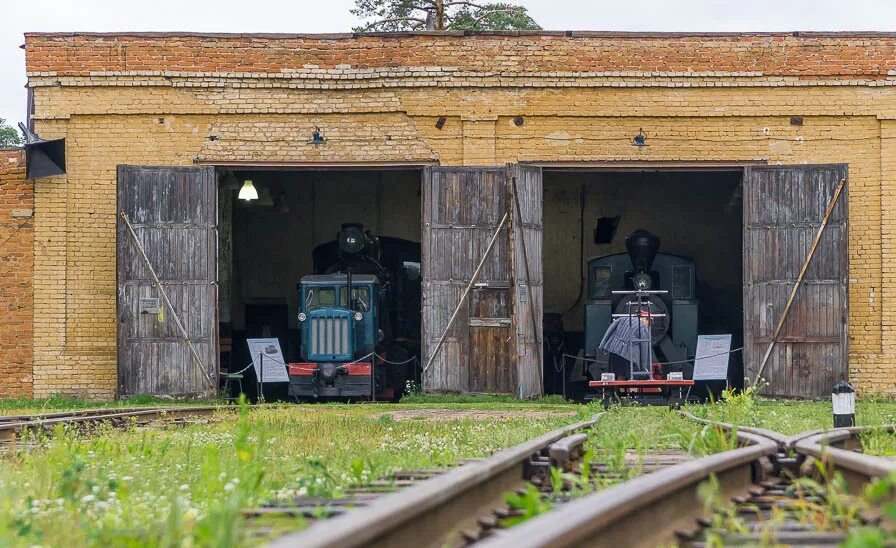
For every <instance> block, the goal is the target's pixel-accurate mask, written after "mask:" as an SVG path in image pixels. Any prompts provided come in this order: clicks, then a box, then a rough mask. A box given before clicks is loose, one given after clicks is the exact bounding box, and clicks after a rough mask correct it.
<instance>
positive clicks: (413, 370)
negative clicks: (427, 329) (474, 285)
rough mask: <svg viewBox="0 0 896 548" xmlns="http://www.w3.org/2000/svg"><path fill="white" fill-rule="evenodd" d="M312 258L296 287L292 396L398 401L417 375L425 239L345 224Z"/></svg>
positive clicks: (290, 391) (318, 248)
mask: <svg viewBox="0 0 896 548" xmlns="http://www.w3.org/2000/svg"><path fill="white" fill-rule="evenodd" d="M312 258H313V262H314V274H312V275H309V276H305V277H303V278H302V279H301V281H300V282H299V283H298V285H297V289H298V291H299V309H298V320H299V330H300V333H301V344H300V346H301V350H300V355H301V357H302V360H303V361H301V362H297V363H290V364H289V366H288V367H287V372H288V374H289V394H290V395H291V396H293V397H294V398H295V399H296V400H297V401H302V400H318V399H340V400H366V399H392V400H397V399H398V398H400V397H401V394H402V392H403V390H404V387H405V385H406V382H407V381H408V380H416V379H417V378H418V377H419V371H418V365H417V363H418V362H417V360H414V359H413V358H414V357H416V356H418V355H419V351H420V341H419V333H420V321H421V318H420V310H421V307H420V299H421V285H420V244H419V243H417V242H412V241H409V240H404V239H400V238H389V237H377V236H374V235H373V234H371V233H370V232H369V231H367V230H365V229H364V226H363V225H362V224H358V223H348V224H343V225H342V228H341V229H340V231H339V233H338V234H337V235H336V239H335V240H333V241H330V242H327V243H324V244H321V245H319V246H317V247H316V248H315V249H314V251H313V253H312Z"/></svg>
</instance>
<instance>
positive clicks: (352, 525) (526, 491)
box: [243, 415, 691, 548]
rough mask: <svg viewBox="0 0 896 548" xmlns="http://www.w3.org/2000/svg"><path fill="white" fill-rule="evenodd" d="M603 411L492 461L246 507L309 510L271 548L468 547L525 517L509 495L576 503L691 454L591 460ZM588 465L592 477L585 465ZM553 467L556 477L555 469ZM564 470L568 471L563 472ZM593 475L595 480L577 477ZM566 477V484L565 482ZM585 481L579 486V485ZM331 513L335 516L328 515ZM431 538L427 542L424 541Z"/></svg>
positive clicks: (255, 513) (250, 513)
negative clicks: (591, 440) (590, 446)
mask: <svg viewBox="0 0 896 548" xmlns="http://www.w3.org/2000/svg"><path fill="white" fill-rule="evenodd" d="M599 418H600V416H599V415H598V416H596V417H595V418H594V419H592V420H590V421H586V422H582V423H578V424H575V425H572V426H569V427H566V428H561V429H558V430H555V431H553V432H550V433H548V434H545V435H544V436H541V437H539V438H537V439H535V440H531V441H528V442H525V443H522V444H520V445H517V446H515V447H512V448H510V449H506V450H504V451H500V452H498V453H496V454H495V455H492V456H491V457H487V458H485V459H476V460H473V461H471V462H466V463H464V464H463V465H462V466H458V467H455V468H451V469H447V470H425V471H411V472H402V473H398V474H397V475H395V476H393V477H388V478H381V479H380V480H378V481H376V482H374V484H372V485H369V486H362V487H359V488H358V489H356V490H351V491H350V493H348V496H347V497H345V498H343V499H335V500H332V499H315V498H308V497H301V498H298V499H296V500H295V501H292V502H291V504H288V505H275V506H267V507H262V508H258V509H250V510H246V511H244V512H243V514H244V516H247V517H249V518H250V519H251V518H254V517H261V516H266V515H278V514H280V513H284V514H287V515H290V514H291V515H295V514H301V515H302V516H304V517H305V518H306V519H308V520H309V521H310V522H311V526H310V527H309V528H308V529H306V530H305V531H302V532H299V533H294V534H290V535H287V536H285V537H282V538H280V539H277V540H275V541H274V542H273V543H272V544H271V546H273V547H277V548H280V547H285V546H303V547H304V546H312V547H313V546H340V547H343V546H427V545H429V546H468V545H473V544H476V543H478V542H480V541H482V540H483V539H485V538H488V537H489V536H490V535H491V534H492V533H493V532H494V531H496V530H499V529H501V528H502V527H504V526H505V525H506V524H507V523H508V522H512V521H514V520H515V519H517V518H519V517H520V516H522V515H523V514H524V511H523V510H521V509H520V508H519V507H514V506H512V505H509V504H508V503H507V502H506V500H505V495H507V494H514V495H515V496H516V497H518V498H520V499H521V500H529V501H530V502H533V500H532V498H533V496H534V497H537V498H538V499H540V500H544V499H546V498H548V497H550V498H551V499H552V500H553V501H554V503H557V504H562V503H564V502H565V501H568V500H572V498H573V497H574V496H575V491H576V489H582V488H584V489H589V490H590V489H593V488H599V487H603V486H606V485H609V484H614V483H619V482H622V481H625V480H626V479H627V477H628V476H627V472H629V471H632V470H638V471H639V473H645V474H646V473H652V472H655V471H657V470H662V469H665V468H669V467H673V466H676V465H678V464H680V463H682V462H685V461H687V460H691V457H690V456H689V455H688V454H687V453H686V452H684V451H674V450H661V451H650V452H647V453H643V454H639V453H637V452H635V451H629V452H627V453H626V454H625V456H624V458H623V459H622V462H614V463H607V462H587V461H586V460H585V452H586V442H587V440H588V438H587V435H586V434H584V433H581V432H580V431H582V430H586V429H588V428H590V427H592V426H594V425H595V424H596V423H597V421H598V420H599ZM585 466H587V467H588V474H587V476H583V475H582V474H583V469H584V468H585ZM552 469H553V470H554V474H552ZM558 471H562V472H563V475H562V476H561V475H558ZM582 477H587V478H589V480H587V483H588V485H581V484H578V483H579V482H578V481H577V480H576V478H582ZM558 479H559V481H558ZM577 484H578V485H577ZM322 514H323V515H328V516H329V517H333V519H328V520H325V519H323V516H322ZM421 539H425V540H421Z"/></svg>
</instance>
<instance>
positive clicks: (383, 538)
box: [268, 417, 896, 548]
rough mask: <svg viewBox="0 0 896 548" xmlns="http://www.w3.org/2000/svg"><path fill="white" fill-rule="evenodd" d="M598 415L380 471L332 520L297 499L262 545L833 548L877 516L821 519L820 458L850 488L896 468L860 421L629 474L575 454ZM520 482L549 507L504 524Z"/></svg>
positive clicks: (653, 462)
mask: <svg viewBox="0 0 896 548" xmlns="http://www.w3.org/2000/svg"><path fill="white" fill-rule="evenodd" d="M690 418H692V419H694V420H699V421H701V422H704V423H707V424H711V425H714V426H715V427H719V428H722V429H726V430H731V429H733V428H735V427H734V426H733V425H727V424H724V423H713V422H712V421H706V420H703V419H698V418H697V417H690ZM596 420H597V419H595V420H592V421H588V422H586V423H579V424H576V425H573V426H571V427H568V428H565V429H561V430H557V431H554V432H551V433H549V434H547V435H545V436H542V437H540V438H538V439H537V440H532V441H530V442H526V443H524V444H521V445H519V446H516V447H514V448H511V449H508V450H505V451H501V452H499V453H497V454H495V455H493V456H492V457H489V458H486V459H482V460H480V461H476V462H471V463H468V464H465V465H463V466H459V467H457V468H454V469H449V470H447V471H422V472H425V473H423V474H417V475H414V473H413V472H411V473H407V475H398V476H396V477H394V478H391V479H390V478H385V479H382V480H381V481H380V482H376V485H374V486H371V487H373V488H374V490H376V489H384V491H383V492H370V491H365V490H363V489H361V490H359V491H357V492H356V493H355V494H353V495H352V496H355V495H358V496H360V498H349V499H348V500H346V501H344V502H341V503H337V504H338V505H339V506H338V507H336V508H335V511H334V512H333V514H334V515H335V516H336V517H335V518H334V519H330V520H323V519H319V518H320V515H319V512H320V507H321V506H315V505H323V506H326V505H328V504H330V501H321V500H317V501H315V500H305V501H301V500H299V501H296V506H297V507H298V508H299V510H297V511H298V512H301V513H302V514H303V515H305V516H306V517H311V519H312V524H311V526H310V527H309V528H308V529H306V530H304V531H302V532H299V533H293V534H289V535H286V536H284V537H281V538H280V539H277V540H275V541H273V542H272V543H271V544H270V546H271V547H273V548H285V547H291V546H303V547H304V546H309V547H336V546H339V547H351V546H469V545H476V546H488V547H499V546H500V547H508V548H509V547H518V546H580V545H589V546H658V545H678V546H691V547H703V546H718V545H725V546H728V545H756V544H761V543H769V542H771V543H774V544H775V545H802V546H805V545H812V546H833V545H838V544H840V543H842V542H843V541H844V539H845V534H844V532H843V529H844V527H846V526H851V525H862V524H874V523H875V520H876V519H879V517H876V516H875V515H873V514H872V515H868V516H864V515H858V516H852V517H851V519H852V521H851V522H850V523H839V524H835V525H837V527H833V528H831V527H820V526H819V520H818V519H816V518H818V516H819V515H821V514H824V513H825V511H826V508H827V507H828V506H829V504H830V501H828V500H826V494H825V490H824V488H823V484H824V480H825V479H826V478H820V477H818V471H819V470H820V469H821V467H818V466H816V465H815V464H816V461H817V460H819V459H824V462H825V463H826V466H828V467H830V468H832V469H833V470H836V471H837V472H838V473H840V474H842V475H843V477H844V478H845V479H846V480H847V482H848V483H849V485H850V486H851V487H852V488H853V489H858V488H860V487H861V486H862V485H864V484H866V483H868V482H869V481H871V480H872V479H874V478H877V477H882V476H886V475H888V474H890V473H891V472H894V471H896V463H894V462H892V461H890V460H888V459H883V458H878V457H872V456H869V455H863V454H861V453H857V452H856V446H857V444H856V436H857V435H858V434H859V433H860V432H861V431H862V429H838V430H834V431H829V432H820V431H813V432H806V433H803V434H799V435H796V436H785V435H783V434H779V433H777V432H771V431H768V430H761V429H756V428H749V427H738V428H737V437H738V439H739V441H740V444H741V446H740V447H738V448H736V449H734V450H731V451H726V452H723V453H717V454H714V455H709V456H706V457H702V458H699V459H692V458H690V457H688V456H687V455H686V454H683V453H682V452H675V451H667V452H661V451H659V452H652V453H647V454H645V455H640V456H638V455H628V458H627V463H626V465H627V467H629V466H638V467H639V472H640V474H641V475H639V476H638V477H635V478H633V479H629V478H627V477H626V476H625V475H624V474H620V471H619V468H618V466H617V467H611V466H607V464H606V463H600V462H596V463H586V462H583V460H582V457H583V451H584V448H585V442H586V440H587V437H586V436H585V435H584V434H581V433H578V431H580V430H583V429H586V428H589V427H590V426H593V425H594V423H595V421H596ZM586 464H587V465H588V466H589V471H590V477H591V478H592V479H591V481H592V484H597V487H599V488H600V490H598V491H597V492H595V493H593V494H583V493H581V492H580V493H576V492H575V487H574V486H573V488H572V489H569V487H570V486H569V485H568V482H566V484H565V485H564V486H563V487H562V489H561V490H560V491H559V492H558V491H557V486H556V484H552V483H551V482H552V474H551V469H552V468H553V469H555V473H554V475H553V480H554V481H555V480H556V478H557V477H558V476H557V475H556V470H565V471H567V472H569V471H572V472H575V473H576V474H578V475H581V473H582V470H583V468H584V466H585V465H586ZM807 478H809V479H810V480H811V481H809V480H807ZM626 480H627V481H626ZM527 485H531V486H534V487H535V489H537V490H538V492H540V493H541V499H544V498H545V496H546V495H545V493H549V492H551V491H552V490H554V492H553V494H552V499H553V500H554V501H555V505H554V508H553V509H552V510H550V511H547V512H545V513H542V514H540V515H537V516H535V517H532V518H531V519H528V520H525V521H523V522H522V523H520V524H518V525H515V526H513V527H506V524H508V523H510V522H513V521H514V519H515V518H518V517H521V516H523V514H524V513H525V512H524V511H523V510H521V509H520V508H518V507H511V506H508V505H507V504H506V503H505V502H504V495H506V494H507V493H515V494H516V496H517V497H520V498H525V497H527V496H528V495H531V494H532V493H531V491H532V489H531V488H529V487H527ZM701 485H702V487H701ZM707 486H710V487H708V488H707ZM707 489H709V492H710V494H709V496H710V499H711V501H710V502H711V507H712V510H711V511H708V508H709V507H708V506H707V505H706V504H707V503H706V501H705V500H704V499H705V497H706V496H707ZM558 495H559V496H558ZM529 502H530V503H532V504H534V503H535V500H531V499H530V501H529ZM268 511H270V512H277V511H279V510H277V509H273V510H268ZM828 517H829V516H828ZM822 521H823V520H822ZM821 525H824V524H823V523H822V524H821Z"/></svg>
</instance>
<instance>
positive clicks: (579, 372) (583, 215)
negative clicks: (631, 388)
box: [544, 170, 743, 396]
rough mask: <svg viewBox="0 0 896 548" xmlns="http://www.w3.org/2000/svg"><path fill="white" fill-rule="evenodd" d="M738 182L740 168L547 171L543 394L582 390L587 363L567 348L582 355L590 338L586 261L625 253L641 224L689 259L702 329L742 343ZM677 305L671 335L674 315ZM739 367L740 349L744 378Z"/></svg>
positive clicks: (734, 373)
mask: <svg viewBox="0 0 896 548" xmlns="http://www.w3.org/2000/svg"><path fill="white" fill-rule="evenodd" d="M741 181H742V171H741V170H732V171H702V170H701V171H579V170H575V171H574V170H554V171H548V170H545V172H544V303H545V304H544V326H545V328H544V329H545V333H544V337H545V354H544V362H545V363H544V376H545V392H546V393H562V392H563V391H566V393H567V395H572V396H576V395H577V392H580V391H583V390H584V386H585V382H584V381H586V380H588V379H587V376H586V375H587V373H588V371H587V369H588V366H589V362H588V361H585V360H576V359H573V358H570V357H569V356H579V355H580V354H582V353H583V349H584V346H585V324H586V305H587V303H588V302H589V291H588V289H589V288H588V287H587V285H588V276H587V271H586V264H587V262H588V261H589V259H593V258H596V257H603V256H607V255H611V254H616V253H625V252H626V247H625V239H626V237H627V236H628V235H629V234H631V233H632V232H633V231H635V230H637V229H643V230H646V231H648V232H650V233H652V234H654V235H656V236H657V237H659V238H660V240H661V244H660V248H659V253H661V254H662V253H666V254H672V255H678V256H683V257H686V258H690V259H693V264H694V270H695V275H694V279H695V283H694V289H695V293H696V303H697V304H696V308H697V314H696V324H697V333H698V334H700V335H708V334H724V333H730V334H732V342H731V346H732V348H739V347H741V346H742V344H743V288H742V280H743V272H742V268H743V267H742V262H743V251H742V248H743V243H742V242H743V241H742V238H743V236H742V231H743V212H742V209H743V205H742V186H741V184H742V183H741ZM626 264H630V263H629V262H628V261H626ZM610 289H614V290H615V289H624V288H622V287H619V288H616V287H613V288H610ZM661 289H666V288H661ZM671 312H672V311H671V310H670V316H671V318H670V321H671V324H672V326H671V327H670V328H669V329H670V333H671V330H672V329H673V328H674V326H675V321H676V320H675V315H674V314H672V313H671ZM679 321H680V322H681V321H682V320H679ZM592 329H593V327H592ZM564 354H566V355H567V358H565V366H566V369H567V375H566V378H567V381H566V383H564V382H563V375H562V370H563V364H564V357H563V355H564ZM689 357H692V356H689ZM659 358H660V359H662V356H659ZM742 369H743V365H742V355H741V354H740V353H738V352H735V353H733V354H732V357H731V361H730V363H729V375H728V378H729V382H731V383H732V384H733V385H738V384H739V383H740V380H741V379H742V378H743V375H742Z"/></svg>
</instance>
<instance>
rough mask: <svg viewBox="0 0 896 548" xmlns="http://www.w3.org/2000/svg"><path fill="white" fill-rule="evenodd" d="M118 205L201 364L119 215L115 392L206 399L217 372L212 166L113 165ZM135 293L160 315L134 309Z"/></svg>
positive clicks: (216, 297)
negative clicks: (157, 307) (158, 309)
mask: <svg viewBox="0 0 896 548" xmlns="http://www.w3.org/2000/svg"><path fill="white" fill-rule="evenodd" d="M118 210H119V211H120V212H124V213H125V214H126V215H127V216H128V218H129V220H130V222H131V225H132V226H133V228H134V232H135V233H136V234H137V238H138V239H139V240H140V242H141V244H142V246H143V249H144V251H145V253H146V256H147V259H148V260H149V262H150V263H151V264H152V267H153V269H154V270H155V272H156V275H157V276H158V277H159V280H160V282H161V284H162V286H163V288H164V289H165V292H166V294H167V295H168V298H169V299H170V300H171V305H172V307H173V308H174V310H175V311H176V312H177V315H178V317H179V318H180V320H181V323H182V325H183V328H184V330H185V331H186V333H187V337H188V339H189V341H190V343H191V344H192V346H193V348H194V349H195V350H196V353H197V354H198V356H199V359H200V361H201V363H202V368H203V369H204V371H203V370H201V369H200V368H199V367H198V366H197V364H196V361H195V358H194V357H193V354H192V353H191V351H190V349H189V346H188V345H187V343H186V342H185V341H184V340H183V336H182V334H181V332H180V330H179V329H178V328H177V326H176V323H175V321H174V319H173V318H172V317H171V311H170V310H168V309H167V308H165V306H166V305H165V302H164V299H163V298H162V295H161V293H160V291H159V290H158V288H157V287H156V285H155V283H154V281H153V280H152V276H151V274H150V271H149V269H148V268H147V266H146V261H145V260H144V259H143V257H142V256H141V255H140V252H139V251H138V249H137V247H136V245H135V244H134V241H133V238H132V237H131V235H130V232H129V231H128V229H127V226H126V225H125V224H124V222H123V220H122V219H121V218H119V219H118V232H117V263H118V266H117V271H118V395H119V397H129V396H135V395H140V394H151V395H177V396H197V397H211V396H214V391H215V389H214V386H216V385H217V384H216V381H217V371H218V325H217V299H218V295H217V244H218V236H217V218H218V214H217V183H216V179H215V170H214V168H213V167H146V166H119V167H118ZM141 298H155V299H159V304H160V306H161V307H162V308H163V309H164V316H163V317H161V318H160V317H159V316H158V315H156V314H141V313H140V299H141ZM206 375H208V376H210V377H211V379H212V381H213V386H212V387H210V386H209V383H208V379H207V378H206Z"/></svg>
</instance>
